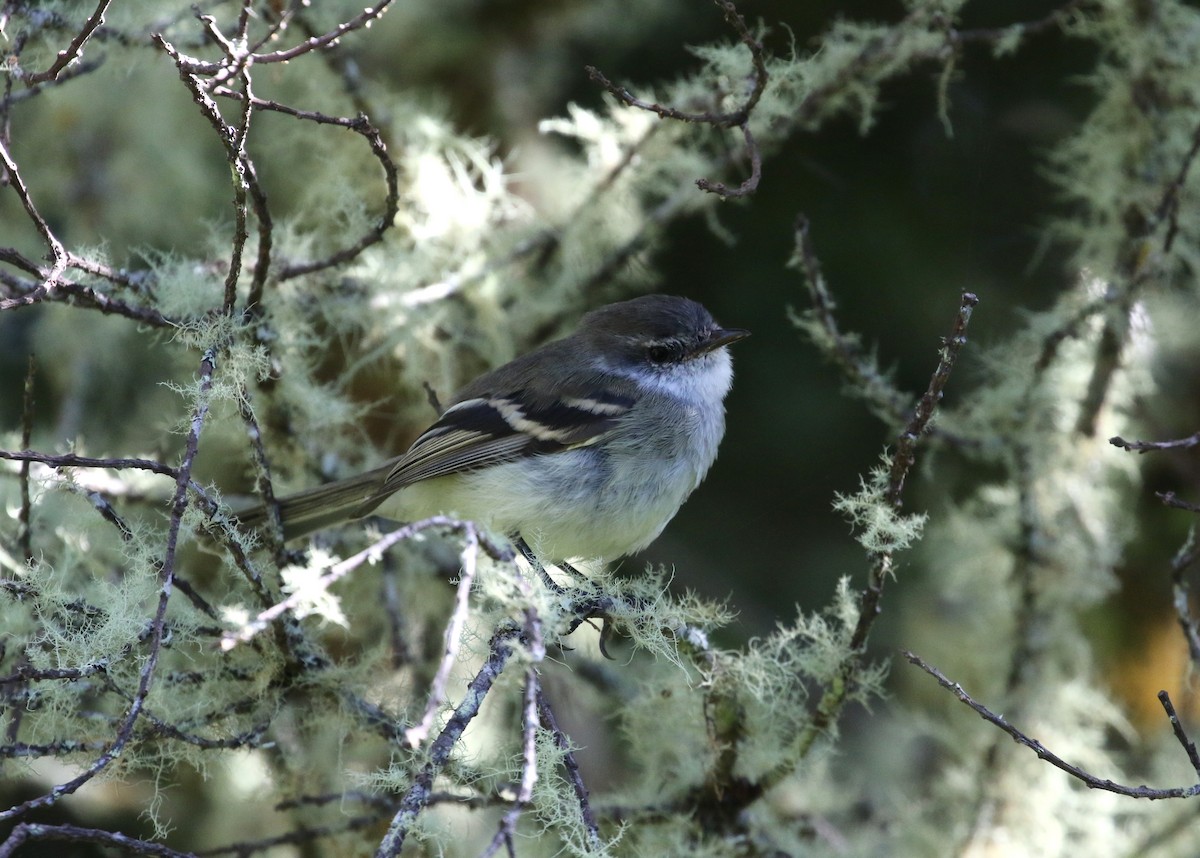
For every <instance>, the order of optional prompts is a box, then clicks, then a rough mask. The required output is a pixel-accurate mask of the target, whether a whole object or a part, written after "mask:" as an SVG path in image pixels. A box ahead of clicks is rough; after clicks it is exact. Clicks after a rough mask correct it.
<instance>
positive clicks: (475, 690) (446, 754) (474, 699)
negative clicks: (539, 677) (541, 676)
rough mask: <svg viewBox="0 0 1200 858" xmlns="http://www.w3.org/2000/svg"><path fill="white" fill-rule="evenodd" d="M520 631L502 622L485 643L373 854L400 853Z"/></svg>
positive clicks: (391, 856) (381, 857) (388, 857)
mask: <svg viewBox="0 0 1200 858" xmlns="http://www.w3.org/2000/svg"><path fill="white" fill-rule="evenodd" d="M519 634H520V632H519V630H518V629H517V628H516V627H515V626H505V627H504V628H501V629H500V630H499V631H497V632H496V633H495V634H494V635H493V636H492V640H491V643H490V645H489V647H488V657H487V660H486V661H485V662H484V663H483V666H482V667H481V668H480V669H479V672H478V673H476V674H475V678H474V679H472V680H471V682H470V684H469V685H468V686H467V693H466V695H465V696H464V697H463V700H462V702H461V703H460V704H459V705H458V706H457V708H455V710H454V712H453V713H452V714H451V715H450V718H449V719H448V720H447V721H446V725H445V726H444V727H443V728H442V731H441V733H439V734H438V737H437V738H436V739H434V740H433V744H431V745H430V746H429V758H428V760H427V762H426V763H425V765H424V766H423V767H422V768H421V771H420V773H419V774H418V775H417V777H416V779H415V780H414V781H413V784H412V786H410V787H409V789H408V791H407V792H406V793H405V794H404V798H403V799H402V800H401V802H400V809H399V810H398V811H397V812H396V815H395V816H393V817H392V822H391V825H389V826H388V830H387V834H386V835H384V838H383V840H382V841H381V842H380V844H379V848H378V849H377V850H376V851H375V856H376V858H394V856H396V855H399V854H400V849H401V848H402V847H403V846H404V840H405V838H407V837H408V832H409V830H410V829H411V828H412V825H413V823H415V822H416V819H417V817H418V816H419V815H420V813H421V811H422V810H424V809H425V806H426V805H427V804H429V800H430V797H431V796H432V794H433V779H434V778H435V777H436V776H437V774H438V772H440V771H441V770H442V768H443V767H444V766H445V765H446V763H447V762H448V761H449V759H450V754H451V752H452V751H453V750H454V748H455V747H456V746H457V745H458V741H459V739H461V738H462V734H463V732H464V731H465V730H466V729H467V725H468V724H470V723H471V721H472V720H474V718H475V716H476V715H478V714H479V707H480V706H481V705H482V704H483V701H484V699H485V698H486V697H487V694H488V692H489V691H491V689H492V685H494V684H495V682H496V680H497V679H499V678H500V674H501V673H503V672H504V668H505V665H507V664H508V660H509V658H511V657H512V654H513V651H514V650H513V640H514V639H515V638H516V637H517V636H518V635H519Z"/></svg>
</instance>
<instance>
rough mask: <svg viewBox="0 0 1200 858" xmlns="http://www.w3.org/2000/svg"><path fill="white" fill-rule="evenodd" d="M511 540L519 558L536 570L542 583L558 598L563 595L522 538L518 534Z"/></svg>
mask: <svg viewBox="0 0 1200 858" xmlns="http://www.w3.org/2000/svg"><path fill="white" fill-rule="evenodd" d="M511 538H512V543H513V545H515V546H516V547H517V551H520V552H521V556H522V557H524V558H525V559H526V561H528V563H529V565H530V566H532V567H533V568H534V569H535V570H537V573H538V575H539V576H541V579H542V583H543V584H545V585H546V586H547V587H549V588H550V589H551V590H552V591H554V592H555V593H557V594H558V595H560V596H561V595H562V594H563V593H565V592H566V590H564V589H563V588H562V587H560V586H558V585H557V584H555V583H554V579H553V578H551V577H550V574H549V573H548V572H547V571H546V567H545V566H544V565H542V561H541V560H539V559H538V557H537V555H536V554H534V553H533V549H532V548H530V547H529V543H528V542H526V541H525V539H524V537H522V536H520V535H519V534H518V535H516V536H513V537H511ZM572 571H574V570H572ZM576 574H578V573H576Z"/></svg>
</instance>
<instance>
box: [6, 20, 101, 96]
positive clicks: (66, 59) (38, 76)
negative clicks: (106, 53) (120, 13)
mask: <svg viewBox="0 0 1200 858" xmlns="http://www.w3.org/2000/svg"><path fill="white" fill-rule="evenodd" d="M111 3H112V0H100V2H99V3H97V4H96V9H95V11H93V12H92V14H91V16H90V17H89V18H88V19H87V20H86V21H84V23H83V27H82V28H81V29H80V31H79V32H78V33H76V35H75V38H74V39H72V40H71V44H69V45H67V47H66V48H64V49H63V50H61V51H59V52H58V55H57V56H56V57H55V58H54V62H53V63H52V64H51V65H50V67H49V68H48V69H46V70H45V71H43V72H34V73H33V74H19V75H18V77H19V78H20V79H21V80H22V81H24V82H25V83H27V84H30V85H35V84H39V83H46V82H49V81H56V80H57V79H58V77H59V75H60V73H61V72H62V71H63V70H64V69H66V68H67V66H69V65H70V64H71V63H72V62H73V61H74V60H75V58H76V57H78V56H79V55H80V53H81V52H82V51H83V46H84V44H85V43H86V42H87V40H88V39H90V38H91V37H92V34H93V33H95V32H96V29H97V28H98V27H99V26H100V25H101V24H103V23H104V13H105V12H107V11H108V7H109V5H110V4H111Z"/></svg>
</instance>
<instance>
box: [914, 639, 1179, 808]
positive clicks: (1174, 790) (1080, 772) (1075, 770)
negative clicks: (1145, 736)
mask: <svg viewBox="0 0 1200 858" xmlns="http://www.w3.org/2000/svg"><path fill="white" fill-rule="evenodd" d="M904 657H905V658H906V659H908V660H909V661H910V662H911V663H912V664H915V665H916V666H917V667H919V668H921V670H923V671H925V672H926V673H928V674H929V675H930V676H932V677H933V678H934V679H936V680H937V682H938V685H940V686H942V688H945V689H946V690H947V691H949V692H951V693H952V694H953V695H954V696H955V697H957V698H958V699H959V701H960V702H961V703H963V704H965V705H966V706H967V707H969V708H970V709H972V710H973V711H974V712H975V714H977V715H978V716H979V717H980V718H982V719H983V720H985V721H987V722H988V723H990V724H993V725H995V726H996V727H999V728H1000V729H1001V730H1003V731H1004V732H1005V733H1007V734H1008V735H1009V736H1010V737H1012V740H1013V741H1014V742H1016V743H1017V744H1018V745H1023V746H1025V747H1026V748H1028V749H1029V750H1031V751H1033V752H1034V753H1035V754H1037V755H1038V758H1039V759H1042V760H1045V761H1046V762H1048V763H1050V765H1052V766H1054V767H1055V768H1057V769H1061V770H1062V771H1064V772H1066V773H1067V774H1068V775H1070V776H1071V777H1073V778H1075V779H1076V780H1078V781H1080V782H1082V783H1083V784H1084V785H1085V786H1086V787H1087V788H1088V789H1099V790H1105V791H1106V792H1112V793H1116V794H1117V795H1123V796H1126V797H1128V798H1144V799H1149V800H1151V801H1155V800H1158V799H1165V798H1191V797H1192V796H1196V795H1200V783H1196V784H1194V785H1192V786H1187V787H1169V788H1166V789H1153V788H1151V787H1148V786H1136V787H1134V786H1126V785H1124V784H1119V783H1116V782H1114V781H1111V780H1108V779H1106V778H1099V777H1096V776H1095V775H1093V774H1091V773H1090V772H1087V771H1085V770H1084V769H1081V768H1079V767H1078V766H1075V765H1072V764H1071V763H1068V762H1067V761H1066V760H1064V759H1063V758H1062V757H1060V756H1058V755H1057V754H1055V753H1054V752H1053V751H1051V750H1050V749H1049V748H1047V747H1046V746H1045V745H1043V744H1042V743H1041V742H1039V741H1038V740H1037V739H1033V738H1031V737H1029V736H1027V735H1025V733H1023V732H1021V731H1020V730H1019V729H1017V728H1016V727H1014V726H1013V725H1012V724H1010V723H1008V721H1006V720H1005V718H1004V716H1003V715H997V714H995V713H994V712H992V711H991V710H990V709H988V708H987V707H986V706H984V705H983V704H982V703H979V702H977V701H976V700H975V699H974V698H973V697H971V695H969V694H968V693H967V692H966V691H964V690H963V687H962V686H961V685H959V684H958V683H957V682H952V681H951V680H949V679H947V678H946V676H945V674H943V673H942V672H941V671H940V670H938V669H937V668H936V667H933V666H932V665H930V664H927V663H926V662H925V661H924V660H923V659H921V657H920V656H917V655H914V654H913V653H911V652H908V651H907V650H906V651H905V652H904ZM1159 700H1160V701H1162V702H1163V707H1164V708H1165V709H1166V710H1167V715H1168V717H1170V718H1171V720H1172V725H1173V726H1175V725H1178V718H1177V717H1175V715H1174V712H1175V710H1174V707H1172V706H1171V701H1170V698H1169V697H1167V696H1166V692H1165V691H1163V692H1160V693H1159ZM1175 735H1176V738H1178V739H1179V741H1180V742H1181V743H1182V744H1183V745H1184V747H1185V748H1186V749H1187V750H1188V757H1189V759H1191V760H1192V763H1193V765H1194V766H1195V765H1198V764H1200V762H1198V761H1197V759H1196V749H1195V746H1194V745H1192V743H1191V742H1190V740H1188V739H1187V737H1186V735H1185V734H1184V733H1183V728H1182V726H1178V727H1177V729H1176V730H1175ZM1197 773H1198V774H1200V768H1198V769H1197Z"/></svg>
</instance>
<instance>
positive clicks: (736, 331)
mask: <svg viewBox="0 0 1200 858" xmlns="http://www.w3.org/2000/svg"><path fill="white" fill-rule="evenodd" d="M748 336H750V332H749V331H747V330H745V329H744V328H713V329H712V330H711V331H710V332H709V334H708V342H706V343H704V345H703V346H701V347H700V354H705V353H707V352H711V351H713V350H714V349H719V348H720V347H721V346H727V345H729V344H730V343H736V342H737V341H738V340H744V339H746V337H748Z"/></svg>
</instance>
